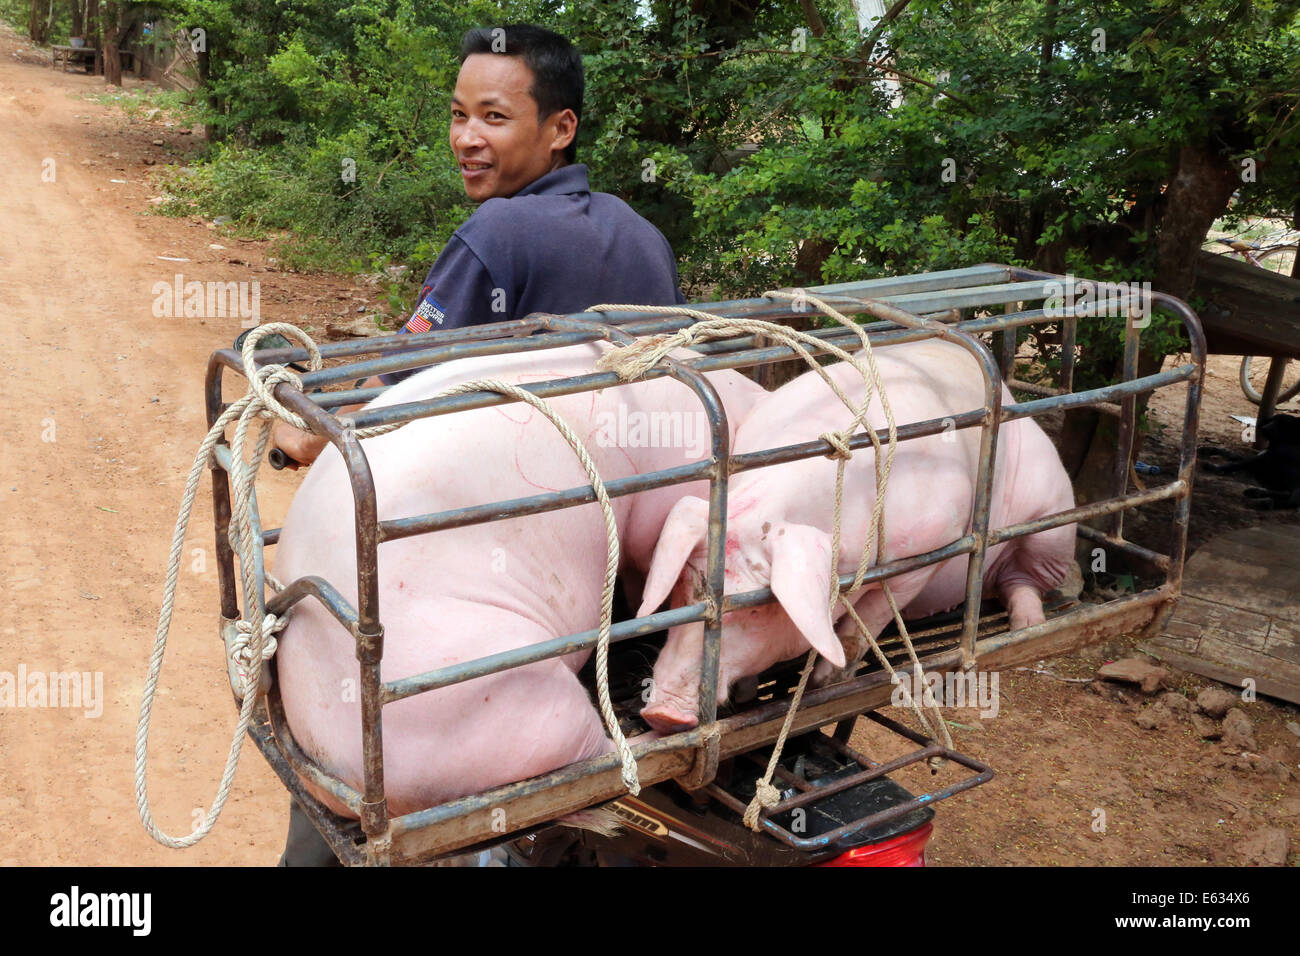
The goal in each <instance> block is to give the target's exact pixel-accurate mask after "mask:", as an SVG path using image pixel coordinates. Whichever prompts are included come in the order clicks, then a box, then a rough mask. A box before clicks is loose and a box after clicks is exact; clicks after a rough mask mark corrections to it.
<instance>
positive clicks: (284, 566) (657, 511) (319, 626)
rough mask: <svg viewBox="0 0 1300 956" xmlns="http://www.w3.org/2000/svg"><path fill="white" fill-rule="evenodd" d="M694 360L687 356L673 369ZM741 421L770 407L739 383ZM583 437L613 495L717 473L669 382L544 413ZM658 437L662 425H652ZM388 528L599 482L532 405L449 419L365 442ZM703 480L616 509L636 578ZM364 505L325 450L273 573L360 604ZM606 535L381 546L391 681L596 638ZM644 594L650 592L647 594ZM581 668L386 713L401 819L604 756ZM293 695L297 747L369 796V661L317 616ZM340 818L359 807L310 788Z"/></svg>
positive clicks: (456, 374) (528, 522)
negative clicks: (697, 472)
mask: <svg viewBox="0 0 1300 956" xmlns="http://www.w3.org/2000/svg"><path fill="white" fill-rule="evenodd" d="M605 348H607V346H604V345H603V344H602V345H595V344H592V345H580V346H573V347H570V348H566V349H559V350H553V351H546V352H534V353H528V354H520V355H512V356H492V357H485V358H472V359H463V360H460V361H455V362H451V363H448V364H445V365H440V366H437V367H436V368H433V369H430V370H428V371H425V372H422V373H419V374H416V375H413V376H411V377H410V378H408V379H406V380H405V381H403V382H401V383H399V384H397V385H395V386H393V387H392V388H390V389H388V391H386V392H385V393H384V394H383V395H382V396H380V397H379V398H378V399H377V400H375V401H374V402H373V403H371V407H379V406H388V405H396V404H400V403H403V402H410V401H416V400H419V399H421V398H427V397H429V396H431V395H433V394H435V393H437V392H438V391H440V390H442V389H444V388H446V387H447V386H449V385H452V384H456V383H459V382H463V381H468V380H470V379H474V378H494V379H501V380H504V381H507V382H511V383H530V382H538V381H545V380H549V379H557V378H565V377H569V376H573V375H580V374H585V373H589V372H591V371H592V370H593V368H594V365H595V362H596V359H597V358H598V357H599V356H600V355H601V354H602V353H603V351H604V350H605ZM691 354H692V353H686V352H682V353H680V357H690V355H691ZM709 379H710V381H711V383H712V384H713V385H714V387H715V388H717V390H718V392H719V395H720V397H721V398H722V401H723V404H724V406H725V408H726V409H727V413H728V419H729V423H730V426H731V431H732V434H734V432H735V427H736V424H737V423H738V422H739V421H740V420H741V419H742V418H743V417H744V415H745V414H746V413H747V412H748V410H749V408H750V407H751V406H752V405H753V404H755V403H756V402H757V401H758V400H759V399H760V398H762V397H764V396H766V394H767V393H766V392H765V391H764V390H763V389H762V388H760V387H759V386H758V385H756V384H755V383H753V382H751V381H750V380H748V379H746V378H745V377H744V376H742V375H740V374H739V373H737V372H720V373H714V374H711V375H710V376H709ZM549 401H550V403H551V404H552V406H553V407H554V408H555V409H556V411H557V412H558V413H559V415H560V416H561V417H562V418H563V419H564V420H565V421H566V422H567V423H568V424H569V425H570V426H571V427H572V428H573V430H574V431H575V432H576V433H577V434H578V436H579V437H580V438H582V439H583V441H584V444H585V445H586V447H587V449H588V451H589V453H590V454H591V455H592V458H593V459H594V461H595V464H596V466H597V468H598V470H599V472H600V475H601V477H602V479H603V480H605V481H609V480H612V479H615V478H623V477H628V476H632V475H636V474H644V473H646V472H650V471H654V470H658V469H662V468H667V467H673V466H679V465H682V464H686V463H688V462H690V461H698V460H701V459H703V458H707V457H708V454H709V429H708V426H707V419H706V418H705V415H704V411H703V406H702V405H701V403H700V401H699V399H698V398H697V397H696V395H695V393H694V391H693V390H692V389H690V388H689V387H687V386H686V385H684V384H683V383H681V382H678V381H676V380H674V379H670V378H662V379H658V380H654V381H648V382H638V383H635V384H631V385H626V386H619V387H613V388H606V389H603V390H601V391H598V392H583V393H579V394H574V395H567V396H562V397H559V398H553V399H550V400H549ZM656 423H657V424H656ZM364 447H365V451H366V455H367V458H368V459H369V462H370V466H371V469H372V471H373V475H374V481H375V488H376V494H377V501H378V509H379V518H380V520H386V519H391V518H398V517H405V516H411V515H417V514H423V513H429V512H435V511H442V510H447V509H452V508H460V507H466V506H470V505H478V504H484V503H487V502H491V501H498V500H503V499H509V498H519V497H526V496H529V495H534V494H538V493H541V492H546V491H553V490H562V489H566V488H571V487H576V486H580V485H584V484H587V478H586V475H585V473H584V472H583V470H582V467H581V466H580V465H579V463H578V460H577V458H576V456H575V455H574V453H573V452H572V451H571V450H570V448H569V446H568V444H567V443H566V442H565V441H564V439H563V438H562V437H561V436H560V434H559V432H558V431H556V429H555V427H554V426H553V425H552V424H551V423H550V422H549V421H547V419H546V418H545V417H544V416H542V415H541V414H540V413H538V412H536V411H535V410H534V409H532V408H531V407H529V406H527V405H524V404H511V405H503V406H498V407H494V408H485V409H477V410H474V411H468V412H456V413H453V414H450V415H442V416H437V417H434V418H424V419H420V420H417V421H415V422H412V423H411V424H409V425H407V426H406V427H405V428H402V429H400V430H398V431H396V432H392V433H390V434H387V435H382V436H378V437H376V438H372V439H368V440H367V441H366V442H365V446H364ZM692 491H693V492H695V493H705V492H706V491H707V483H705V482H702V481H701V482H693V483H691V484H688V485H677V486H673V487H668V488H662V489H657V490H654V491H648V492H641V493H638V494H635V495H625V496H622V497H617V498H614V499H612V502H613V507H614V511H615V513H616V515H617V519H618V528H619V534H620V539H621V553H622V558H623V561H624V563H625V564H626V565H627V570H628V571H629V572H630V573H629V577H630V578H631V579H633V580H634V581H638V582H639V580H640V579H641V576H642V575H643V574H644V572H645V570H646V569H647V568H648V567H649V564H650V559H651V555H652V554H653V550H654V546H655V543H656V541H657V540H658V537H659V533H660V531H661V529H662V527H663V522H664V519H665V518H666V516H667V514H668V512H669V510H670V509H671V507H672V506H673V504H674V503H675V502H676V501H678V500H679V499H680V498H682V497H683V495H686V494H687V493H689V492H692ZM352 515H353V504H352V492H351V490H350V487H349V485H348V481H347V477H346V471H345V469H344V466H343V461H342V458H341V456H340V455H339V454H338V452H337V451H336V450H334V449H333V448H332V447H331V448H329V449H327V450H326V452H325V453H324V454H322V455H321V457H320V459H319V460H318V461H317V463H316V464H315V466H314V467H313V468H312V469H311V471H310V472H309V473H308V474H307V477H306V480H305V481H304V482H303V484H302V487H301V488H300V489H299V491H298V493H297V496H296V497H295V498H294V501H293V504H292V506H291V507H290V509H289V513H288V516H287V517H286V519H285V522H284V529H283V532H282V534H281V537H280V542H279V545H278V547H277V553H276V561H275V563H276V573H277V575H278V576H279V577H280V579H281V580H283V581H285V582H288V581H291V580H293V579H295V578H298V577H301V576H303V575H312V574H314V575H320V576H321V577H323V578H325V579H326V580H328V581H330V582H331V583H333V584H334V585H335V586H336V587H337V588H338V589H339V591H340V592H341V593H342V594H343V596H344V597H345V598H347V599H348V600H349V601H352V602H354V606H355V601H356V598H357V594H356V562H355V551H354V547H355V546H354V531H353V518H352ZM605 560H606V534H605V525H604V520H603V518H602V516H601V511H600V508H599V506H598V505H596V504H588V505H583V506H580V507H575V508H566V509H563V510H560V511H554V512H549V513H546V514H540V515H531V516H527V517H522V518H514V519H509V520H505V521H497V522H491V523H487V524H480V525H474V526H470V527H465V528H456V529H450V530H445V531H439V532H435V533H433V534H427V535H421V536H417V537H411V538H403V539H400V540H396V541H390V542H385V543H383V544H381V545H380V546H379V576H380V585H379V586H380V594H381V598H380V615H381V619H382V621H383V622H384V626H385V638H384V658H383V678H384V680H394V679H399V678H403V677H407V676H410V675H413V674H417V673H421V672H424V671H430V670H434V669H437V668H440V667H445V666H447V665H450V664H455V663H458V662H461V661H467V660H472V659H474V658H479V657H484V656H486V655H489V654H495V653H499V652H502V651H506V650H510V649H513V648H519V647H524V646H526V645H529V644H534V643H537V642H540V641H545V640H549V639H551V638H555V637H559V636H563V635H565V634H572V633H576V632H580V631H584V630H587V629H589V628H595V627H596V626H597V625H598V618H599V611H600V597H601V589H602V585H603V579H604V567H605ZM638 590H639V589H638ZM588 654H589V652H586V653H580V654H571V655H568V656H567V657H565V658H561V659H552V660H548V661H543V662H539V663H536V664H531V665H528V666H526V667H522V668H515V669H512V670H508V671H504V672H502V673H498V674H495V675H491V676H488V677H484V678H478V679H476V680H472V681H466V682H463V683H460V684H456V685H453V686H451V687H446V688H442V689H440V690H436V691H432V692H429V693H425V694H419V695H416V696H414V697H411V698H407V699H406V700H402V701H398V702H396V703H393V704H390V705H388V706H386V707H385V708H384V710H383V729H384V769H385V787H386V792H387V798H388V804H389V808H390V811H391V812H393V813H397V814H401V813H406V812H410V811H413V810H418V809H422V808H424V807H429V806H432V805H434V804H438V803H442V802H445V801H447V800H451V799H454V798H457V797H460V796H464V795H466V794H470V793H476V792H479V791H481V790H484V789H486V788H489V787H493V786H497V785H500V784H504V783H509V782H512V781H516V780H522V779H524V778H526V777H530V776H533V775H536V774H540V773H545V772H547V771H550V770H554V769H556V768H558V767H561V766H564V765H566V764H569V763H572V762H574V761H577V760H583V759H586V758H588V757H592V756H595V755H598V754H601V753H604V752H606V751H608V750H610V749H612V746H613V745H612V742H611V741H610V740H609V739H608V738H607V737H606V735H605V729H604V727H603V725H602V722H601V719H600V716H599V714H598V712H597V711H596V709H595V708H594V707H593V706H592V702H591V699H590V697H589V696H588V694H587V691H586V690H585V689H584V688H583V686H582V685H581V684H580V683H579V681H578V678H577V671H578V670H579V669H580V668H581V666H582V664H583V662H584V661H585V659H586V658H587V656H588ZM277 660H278V673H279V679H280V688H281V694H282V696H283V700H284V706H285V712H286V715H287V717H288V720H289V724H290V726H291V728H292V730H293V733H294V735H295V736H296V738H297V740H298V742H299V743H300V744H301V746H302V748H303V749H304V750H305V751H306V753H307V754H308V755H310V756H311V757H312V758H313V759H314V760H316V761H317V762H319V763H320V764H321V766H323V767H324V768H325V769H326V770H328V771H330V772H331V773H333V774H335V775H336V776H338V777H340V778H341V779H343V780H345V781H347V782H348V783H349V784H350V785H352V786H354V787H356V788H358V789H360V788H361V784H362V752H361V717H360V704H359V703H358V697H359V695H358V693H357V686H358V665H357V660H356V654H355V649H354V643H353V639H352V638H351V636H350V635H349V634H348V633H347V632H346V631H345V630H344V628H343V627H342V626H340V625H339V624H338V623H337V622H336V621H335V620H334V619H333V617H331V616H330V615H329V614H328V612H326V611H325V610H324V608H323V607H321V606H320V605H319V604H318V603H317V602H316V601H315V600H313V599H307V600H304V601H302V602H300V603H299V604H298V605H297V606H296V607H295V608H294V610H293V612H292V615H291V617H290V622H289V625H288V626H287V628H286V629H285V631H284V632H283V634H282V635H281V637H280V649H279V652H278V655H277ZM313 792H315V793H316V795H317V796H318V797H319V798H321V799H322V800H323V801H324V802H326V803H327V804H328V805H330V806H331V807H332V808H333V809H334V810H335V812H338V813H346V812H347V811H346V810H345V809H344V808H343V807H342V806H340V805H338V804H337V803H336V802H334V801H332V800H331V799H329V798H328V796H327V795H326V794H324V793H323V792H321V791H319V790H317V789H315V788H313Z"/></svg>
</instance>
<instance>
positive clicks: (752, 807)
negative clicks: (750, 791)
mask: <svg viewBox="0 0 1300 956" xmlns="http://www.w3.org/2000/svg"><path fill="white" fill-rule="evenodd" d="M780 802H781V791H780V790H778V789H776V787H774V786H772V784H771V783H770V782H769V781H767V780H760V781H758V783H757V785H756V786H755V787H754V799H753V800H751V801H749V806H748V807H746V808H745V818H744V824H745V826H747V827H749V828H750V829H751V830H754V831H757V830H758V816H759V814H760V813H762V812H763V811H764V810H765V809H767V808H768V807H774V806H776V805H777V804H778V803H780Z"/></svg>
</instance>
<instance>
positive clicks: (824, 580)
mask: <svg viewBox="0 0 1300 956" xmlns="http://www.w3.org/2000/svg"><path fill="white" fill-rule="evenodd" d="M767 540H768V542H769V543H770V545H771V554H772V593H773V594H774V595H776V599H777V600H778V601H780V602H781V606H782V607H783V608H785V613H787V614H789V615H790V620H792V621H794V626H795V627H797V628H798V629H799V633H801V634H802V635H803V636H804V637H805V638H806V639H807V640H808V643H809V644H811V645H812V646H813V647H815V648H816V649H817V652H818V653H819V654H821V655H822V656H823V657H825V658H826V659H827V660H828V661H830V662H831V663H833V664H834V665H835V666H836V667H843V666H844V646H843V645H842V644H841V643H840V639H839V638H838V637H837V636H836V635H835V627H834V624H833V623H832V621H831V612H830V592H831V536H830V535H828V534H827V533H826V532H825V531H819V530H818V529H817V528H811V527H809V526H808V525H804V524H778V525H776V526H775V527H773V528H772V530H771V531H770V532H768V536H767Z"/></svg>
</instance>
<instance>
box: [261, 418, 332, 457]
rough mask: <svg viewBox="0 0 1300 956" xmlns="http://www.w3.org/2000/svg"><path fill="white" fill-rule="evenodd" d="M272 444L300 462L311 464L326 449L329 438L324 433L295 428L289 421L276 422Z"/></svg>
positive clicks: (272, 434) (272, 431) (272, 432)
mask: <svg viewBox="0 0 1300 956" xmlns="http://www.w3.org/2000/svg"><path fill="white" fill-rule="evenodd" d="M271 444H272V445H273V446H275V447H276V448H278V449H280V450H281V451H282V452H284V453H285V454H286V455H288V456H289V457H290V458H292V459H293V460H294V461H296V462H298V464H300V465H310V464H311V463H312V462H313V461H315V460H316V457H317V456H318V455H319V454H320V453H321V452H322V451H324V450H325V446H326V445H328V444H329V439H328V438H326V437H325V436H324V435H313V434H312V433H311V432H305V431H303V430H302V429H301V428H294V427H293V426H292V425H290V424H289V423H288V422H276V423H275V427H274V428H272V429H271Z"/></svg>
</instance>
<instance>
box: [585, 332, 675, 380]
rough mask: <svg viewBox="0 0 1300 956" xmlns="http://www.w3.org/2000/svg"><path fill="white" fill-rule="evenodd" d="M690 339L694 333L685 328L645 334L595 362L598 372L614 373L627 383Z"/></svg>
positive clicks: (610, 351)
mask: <svg viewBox="0 0 1300 956" xmlns="http://www.w3.org/2000/svg"><path fill="white" fill-rule="evenodd" d="M692 341H694V333H693V332H692V331H691V329H690V328H689V327H688V328H685V329H682V330H680V331H678V332H661V333H660V334H658V335H648V336H646V337H645V338H643V339H637V340H636V341H635V342H633V343H631V344H629V345H624V346H616V347H615V348H612V349H610V350H609V351H608V352H606V353H605V354H604V355H602V356H601V357H600V358H599V359H598V360H597V361H596V368H597V369H599V370H600V371H602V372H614V373H615V374H616V375H618V377H619V378H621V379H622V380H623V381H625V382H630V381H632V380H633V379H635V378H640V377H641V376H642V375H644V374H645V373H646V372H648V371H650V369H652V368H654V367H655V366H656V365H658V364H659V362H660V360H662V359H663V357H664V356H665V355H667V354H668V353H669V352H671V351H672V350H673V349H678V348H682V347H683V346H685V345H689V344H690V343H691V342H692Z"/></svg>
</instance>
